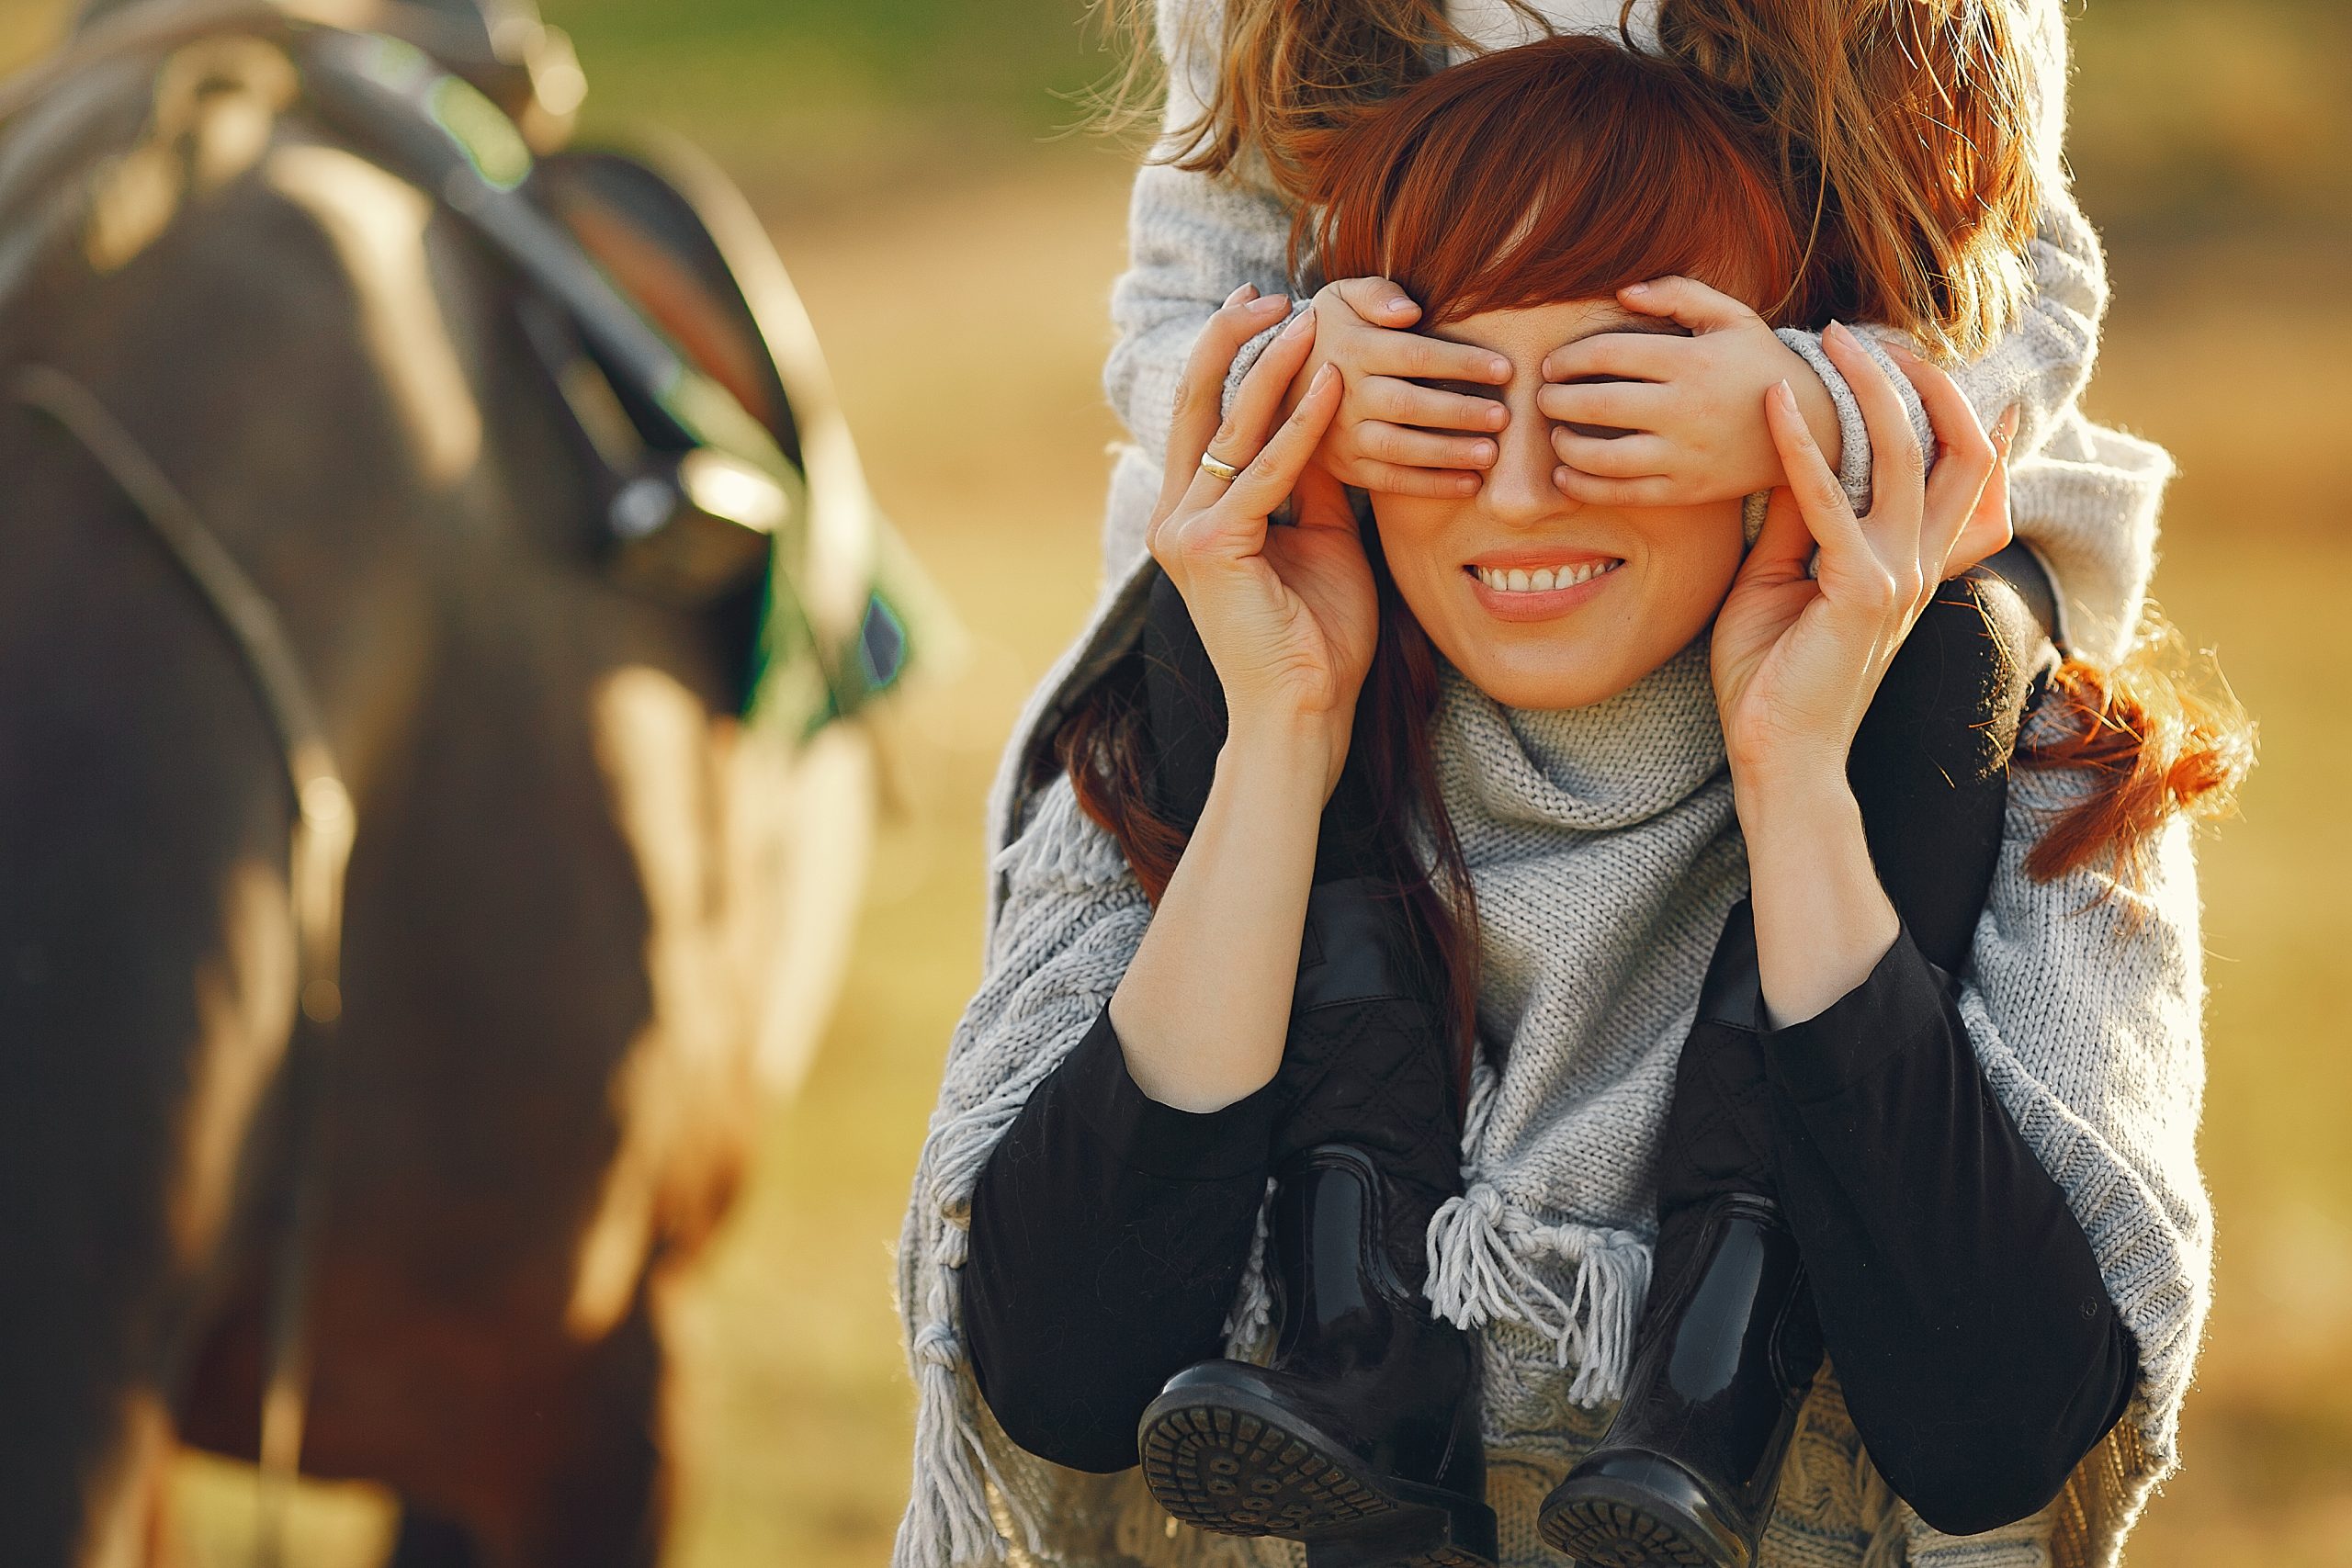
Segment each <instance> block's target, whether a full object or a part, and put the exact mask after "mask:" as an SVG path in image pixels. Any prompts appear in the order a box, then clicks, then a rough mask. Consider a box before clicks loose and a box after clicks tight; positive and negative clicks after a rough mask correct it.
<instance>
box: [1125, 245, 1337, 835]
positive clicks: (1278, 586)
mask: <svg viewBox="0 0 2352 1568" xmlns="http://www.w3.org/2000/svg"><path fill="white" fill-rule="evenodd" d="M1247 305H1248V300H1247V298H1246V291H1245V292H1243V293H1237V294H1236V295H1235V297H1234V298H1233V299H1229V300H1227V303H1226V305H1225V306H1224V307H1223V308H1222V309H1220V310H1218V311H1217V313H1216V315H1214V316H1212V317H1211V318H1210V319H1209V322H1208V325H1207V326H1206V327H1205V328H1204V330H1203V331H1202V333H1201V336H1200V341H1199V342H1198V343H1197V344H1195V345H1194V347H1193V355H1192V359H1191V361H1190V362H1189V363H1188V364H1187V365H1186V366H1185V368H1184V378H1183V381H1182V385H1181V386H1180V388H1179V389H1178V392H1177V398H1176V413H1175V417H1174V419H1173V421H1172V422H1171V425H1170V431H1169V437H1168V468H1167V470H1166V476H1167V477H1166V479H1165V481H1164V482H1163V484H1162V486H1161V490H1160V497H1159V506H1158V508H1157V509H1156V510H1155V512H1154V513H1153V516H1152V521H1151V526H1150V529H1149V532H1148V534H1147V535H1146V539H1147V542H1148V545H1149V547H1150V549H1151V555H1152V558H1153V559H1154V560H1157V561H1158V562H1159V565H1160V568H1161V570H1164V571H1166V572H1167V573H1168V576H1169V580H1170V581H1172V582H1173V583H1174V584H1175V585H1176V588H1177V591H1178V592H1181V593H1182V594H1183V596H1184V603H1185V605H1186V607H1187V608H1189V609H1190V610H1191V611H1192V614H1193V625H1194V626H1196V627H1198V628H1199V631H1200V634H1201V641H1202V643H1203V645H1204V646H1205V647H1206V649H1207V650H1208V655H1209V659H1210V660H1211V661H1212V662H1213V663H1214V664H1215V665H1216V672H1217V678H1218V680H1219V681H1220V682H1222V683H1223V685H1224V687H1225V700H1226V710H1227V720H1228V730H1229V733H1230V734H1231V735H1232V736H1233V737H1234V738H1235V739H1240V740H1243V741H1245V742H1246V741H1248V740H1249V739H1250V738H1251V737H1253V736H1258V735H1263V736H1267V737H1269V738H1273V739H1279V740H1280V741H1281V742H1282V743H1283V745H1284V746H1285V747H1286V748H1287V747H1288V746H1290V745H1292V744H1295V743H1297V742H1301V741H1304V742H1306V743H1307V744H1308V745H1309V747H1310V748H1311V749H1312V753H1313V755H1312V758H1311V760H1312V761H1317V762H1319V763H1320V764H1321V765H1322V766H1323V768H1324V772H1325V784H1324V787H1325V792H1326V794H1327V795H1328V794H1329V789H1330V788H1331V787H1332V785H1333V784H1336V783H1337V781H1338V779H1339V773H1340V763H1341V762H1342V761H1345V759H1346V757H1347V750H1348V737H1349V733H1350V729H1351V726H1352V723H1353V720H1354V716H1355V704H1356V697H1357V694H1358V693H1359V692H1360V691H1361V690H1362V689H1363V680H1364V675H1365V673H1366V672H1367V671H1369V670H1370V668H1371V666H1372V651H1373V647H1374V642H1375V641H1376V639H1377V637H1378V634H1379V611H1378V606H1377V601H1376V598H1375V595H1374V589H1373V581H1372V568H1371V565H1370V563H1369V562H1367V561H1366V560H1365V558H1364V553H1363V542H1362V541H1361V540H1360V539H1359V538H1358V537H1357V536H1356V522H1355V514H1354V512H1353V510H1352V508H1351V506H1350V505H1349V503H1348V498H1347V495H1346V492H1345V491H1344V490H1343V489H1342V488H1341V487H1340V483H1339V481H1338V480H1337V479H1333V478H1332V477H1331V476H1330V475H1329V474H1326V473H1322V472H1320V471H1318V470H1316V469H1312V468H1309V466H1308V458H1310V457H1312V456H1313V455H1314V452H1315V447H1316V444H1317V442H1318V441H1320V440H1321V439H1322V438H1323V435H1324V434H1325V432H1326V431H1327V430H1328V429H1329V426H1330V423H1331V420H1332V417H1333V416H1334V414H1335V413H1337V412H1338V410H1339V406H1340V374H1339V372H1338V371H1336V370H1334V369H1331V368H1329V367H1326V368H1324V369H1323V370H1320V371H1317V372H1316V373H1314V374H1313V375H1311V376H1310V377H1309V378H1308V385H1307V388H1306V392H1305V394H1304V395H1303V396H1302V397H1301V398H1300V399H1299V400H1298V404H1297V407H1296V408H1295V409H1294V410H1293V411H1292V412H1291V413H1290V415H1289V416H1288V417H1287V418H1284V417H1283V414H1282V405H1283V393H1284V391H1285V389H1287V388H1288V387H1289V386H1290V384H1291V382H1292V380H1293V378H1295V377H1296V376H1297V375H1298V374H1299V370H1300V367H1302V366H1303V365H1304V364H1305V363H1306V359H1307V357H1308V355H1309V354H1310V352H1311V351H1312V350H1313V348H1314V346H1315V338H1316V333H1317V312H1316V311H1315V310H1303V311H1301V312H1300V313H1299V314H1298V315H1297V316H1296V317H1295V318H1294V319H1293V320H1292V321H1291V323H1290V325H1289V326H1287V327H1285V328H1284V329H1283V333H1282V334H1281V335H1280V336H1278V337H1277V338H1276V339H1275V340H1274V341H1273V342H1272V344H1268V345H1267V347H1266V350H1265V352H1264V353H1263V354H1261V355H1260V356H1259V358H1258V363H1257V364H1256V365H1254V366H1252V367H1250V374H1249V375H1248V376H1246V377H1244V378H1242V382H1241V386H1240V389H1239V390H1238V392H1237V393H1236V395H1235V397H1234V400H1233V407H1232V409H1231V411H1230V412H1228V413H1227V415H1226V416H1225V418H1224V419H1223V421H1222V422H1220V421H1219V419H1218V416H1217V402H1218V397H1219V393H1220V391H1221V390H1222V389H1223V387H1224V385H1225V378H1226V376H1227V373H1228V372H1229V370H1230V369H1231V367H1232V365H1233V357H1234V355H1235V354H1236V353H1238V351H1239V349H1240V347H1241V345H1242V344H1244V343H1246V342H1248V341H1249V339H1250V337H1252V336H1253V335H1255V332H1256V330H1257V329H1256V327H1255V323H1254V322H1253V321H1252V320H1251V318H1250V314H1249V312H1248V309H1247ZM1204 453H1205V454H1208V455H1210V456H1211V457H1214V458H1215V459H1216V460H1217V461H1218V462H1220V463H1223V464H1227V465H1230V466H1231V467H1233V468H1238V469H1240V470H1241V471H1240V473H1239V474H1238V475H1237V476H1236V477H1235V478H1233V479H1230V480H1227V479H1219V478H1217V477H1216V475H1215V474H1213V473H1211V472H1209V471H1208V470H1207V469H1206V468H1203V467H1202V466H1201V458H1202V457H1203V455H1204ZM1285 499H1290V500H1293V501H1294V502H1295V506H1294V519H1295V522H1294V523H1293V524H1292V525H1281V526H1277V525H1272V523H1270V521H1269V518H1270V515H1271V514H1272V512H1273V511H1274V509H1275V508H1276V507H1278V506H1280V505H1281V504H1282V503H1283V501H1284V500H1285Z"/></svg>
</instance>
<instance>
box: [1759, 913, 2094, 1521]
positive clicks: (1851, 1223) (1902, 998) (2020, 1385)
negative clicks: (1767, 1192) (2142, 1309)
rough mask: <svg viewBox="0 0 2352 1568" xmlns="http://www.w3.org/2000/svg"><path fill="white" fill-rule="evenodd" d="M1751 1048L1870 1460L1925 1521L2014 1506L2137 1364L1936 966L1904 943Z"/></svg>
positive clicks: (2003, 1517)
mask: <svg viewBox="0 0 2352 1568" xmlns="http://www.w3.org/2000/svg"><path fill="white" fill-rule="evenodd" d="M1764 1055H1765V1061H1766V1071H1767V1074H1768V1076H1769V1077H1770V1082H1771V1084H1772V1086H1773V1101H1774V1106H1775V1117H1776V1120H1777V1121H1778V1122H1779V1124H1780V1131H1779V1134H1778V1136H1777V1138H1776V1147H1777V1149H1778V1156H1777V1159H1776V1168H1777V1170H1778V1173H1779V1181H1780V1188H1781V1198H1782V1201H1783V1202H1784V1204H1785V1206H1786V1208H1787V1210H1788V1213H1789V1217H1790V1223H1791V1224H1792V1226H1793V1227H1794V1229H1795V1231H1796V1233H1797V1238H1798V1241H1799V1244H1800V1246H1801V1247H1803V1249H1804V1258H1805V1266H1806V1269H1807V1270H1808V1272H1809V1273H1810V1274H1811V1276H1812V1279H1813V1282H1814V1292H1815V1300H1816V1301H1817V1302H1818V1303H1819V1305H1820V1311H1821V1318H1822V1326H1823V1332H1824V1335H1825V1337H1826V1341H1827V1344H1828V1348H1829V1353H1830V1357H1831V1359H1833V1360H1834V1361H1835V1363H1836V1364H1837V1367H1838V1375H1839V1379H1840V1381H1841V1382H1842V1383H1843V1385H1844V1389H1845V1394H1846V1401H1847V1405H1848V1407H1849V1410H1850V1411H1851V1412H1852V1413H1853V1416H1854V1418H1855V1422H1856V1424H1857V1426H1858V1427H1860V1430H1861V1433H1862V1438H1863V1441H1864V1442H1865V1444H1866V1445H1867V1446H1868V1447H1869V1449H1870V1451H1871V1459H1872V1460H1873V1461H1874V1462H1875V1463H1876V1464H1877V1465H1878V1467H1879V1469H1880V1471H1881V1472H1883V1474H1884V1475H1885V1476H1886V1477H1887V1479H1888V1481H1889V1482H1890V1483H1892V1484H1893V1485H1894V1487H1895V1489H1896V1490H1897V1491H1898V1492H1899V1493H1900V1494H1901V1495H1903V1496H1904V1497H1905V1500H1906V1501H1908V1502H1910V1503H1911V1505H1912V1506H1914V1507H1915V1508H1917V1510H1918V1511H1919V1512H1920V1514H1921V1516H1922V1517H1925V1518H1927V1519H1928V1522H1929V1523H1930V1524H1932V1525H1934V1526H1935V1527H1936V1528H1937V1529H1941V1530H1946V1531H1950V1532H1954V1533H1968V1532H1972V1531H1975V1530H1981V1529H1989V1528H1992V1527H1993V1526H1996V1525H1999V1524H2005V1523H2007V1522H2009V1521H2010V1520H2013V1519H2016V1518H2020V1517H2025V1516H2026V1515H2028V1514H2030V1513H2031V1512H2033V1511H2034V1510H2035V1509H2037V1508H2039V1507H2040V1506H2041V1505H2042V1504H2043V1503H2045V1502H2047V1501H2048V1500H2049V1498H2050V1497H2051V1495H2052V1494H2054V1493H2055V1492H2056V1491H2057V1489H2058V1488H2059V1487H2060V1486H2061V1485H2062V1484H2063V1483H2064V1481H2065V1478H2066V1476H2067V1475H2068V1474H2069V1473H2071V1472H2072V1471H2073V1470H2074V1468H2075V1465H2076V1464H2077V1463H2079V1462H2080V1461H2081V1459H2082V1457H2083V1455H2084V1454H2085V1453H2086V1452H2088V1451H2089V1450H2090V1449H2091V1448H2092V1446H2093V1445H2095V1444H2096V1443H2097V1442H2098V1439H2099V1438H2101V1437H2102V1436H2104V1435H2105V1434H2106V1432H2107V1430H2108V1428H2109V1427H2110V1426H2112V1425H2113V1424H2114V1422H2115V1420H2116V1417H2117V1416H2119V1415H2120V1412H2121V1410H2122V1408H2123V1404H2124V1402H2125V1400H2126V1399H2127V1397H2128V1396H2129V1394H2130V1392H2131V1388H2132V1386H2133V1383H2134V1381H2135V1378H2136V1374H2137V1365H2138V1363H2137V1354H2136V1350H2135V1348H2134V1346H2133V1343H2132V1340H2131V1335H2130V1333H2129V1332H2128V1331H2127V1330H2125V1329H2124V1327H2123V1326H2122V1325H2121V1323H2120V1320H2119V1319H2118V1317H2117V1315H2116V1314H2115V1312H2114V1309H2113V1308H2112V1307H2111V1306H2110V1305H2109V1301H2108V1295H2107V1290H2106V1287H2105V1285H2104V1284H2103V1283H2102V1281H2101V1279H2100V1274H2099V1269H2098V1261H2097V1259H2096V1258H2095V1257H2094V1256H2093V1254H2092V1251H2091V1246H2090V1241H2089V1238H2088V1237H2087V1235H2086V1234H2085V1232H2084V1230H2083V1227H2082V1225H2081V1224H2079V1223H2078V1222H2077V1221H2076V1220H2075V1216H2074V1214H2073V1213H2072V1212H2071V1211H2070V1210H2069V1209H2068V1207H2067V1204H2066V1201H2065V1197H2064V1193H2063V1192H2062V1191H2061V1190H2060V1189H2059V1187H2058V1184H2057V1183H2056V1181H2055V1180H2053V1179H2052V1177H2051V1176H2050V1174H2049V1173H2048V1171H2047V1170H2046V1169H2044V1168H2043V1167H2042V1165H2041V1162H2040V1161H2039V1160H2038V1159H2036V1157H2035V1156H2034V1154H2033V1151H2032V1150H2031V1149H2030V1148H2029V1147H2028V1146H2027V1145H2026V1144H2025V1142H2024V1140H2023V1139H2022V1138H2021V1137H2020V1136H2019V1135H2018V1132H2017V1129H2016V1127H2015V1125H2014V1124H2013V1123H2012V1122H2010V1121H2009V1119H2008V1117H2007V1115H2006V1114H2004V1113H2003V1111H2002V1110H2001V1108H2000V1106H1999V1105H1998V1104H1997V1103H1996V1101H1995V1100H1994V1099H1993V1097H1992V1095H1991V1093H1990V1092H1989V1091H1988V1090H1987V1089H1986V1088H1985V1082H1984V1078H1983V1076H1982V1074H1981V1073H1980V1071H1979V1069H1978V1067H1977V1065H1976V1058H1975V1055H1974V1052H1973V1047H1972V1046H1971V1044H1970V1042H1969V1039H1968V1036H1967V1033H1966V1031H1965V1029H1964V1028H1963V1026H1962V1022H1961V1020H1960V1017H1959V1014H1958V1012H1957V1011H1956V1010H1955V1009H1954V1007H1953V1004H1952V1001H1951V996H1950V993H1949V991H1948V990H1947V988H1946V984H1945V981H1944V977H1943V976H1942V975H1941V973H1940V972H1939V971H1938V970H1936V969H1935V968H1933V967H1932V966H1931V965H1930V964H1928V963H1927V961H1926V960H1925V959H1923V958H1922V957H1920V955H1919V953H1918V952H1917V948H1916V947H1914V946H1913V945H1912V943H1911V942H1910V939H1909V937H1908V936H1907V934H1906V935H1905V936H1903V937H1902V938H1901V939H1900V940H1899V941H1898V942H1896V944H1895V946H1894V948H1893V949H1892V950H1891V951H1890V952H1889V953H1887V954H1886V956H1885V958H1884V960H1883V962H1882V963H1881V964H1879V965H1878V966H1877V967H1876V968H1875V969H1873V971H1872V972H1871V975H1870V976H1869V977H1868V979H1867V980H1866V981H1865V982H1864V983H1863V984H1862V985H1860V986H1859V987H1856V988H1855V989H1854V990H1853V991H1852V992H1851V993H1849V995H1848V996H1846V997H1844V998H1839V1000H1838V1002H1837V1004H1836V1005H1835V1006H1833V1007H1832V1008H1830V1009H1829V1010H1826V1011H1825V1012H1823V1013H1822V1014H1820V1015H1818V1016H1816V1017H1815V1018H1814V1019H1812V1020H1809V1021H1806V1022H1805V1023H1804V1024H1802V1025H1798V1026H1795V1027H1792V1028H1789V1029H1785V1030H1781V1031H1780V1032H1776V1033H1774V1034H1771V1035H1769V1036H1767V1038H1766V1039H1765V1041H1764Z"/></svg>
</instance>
